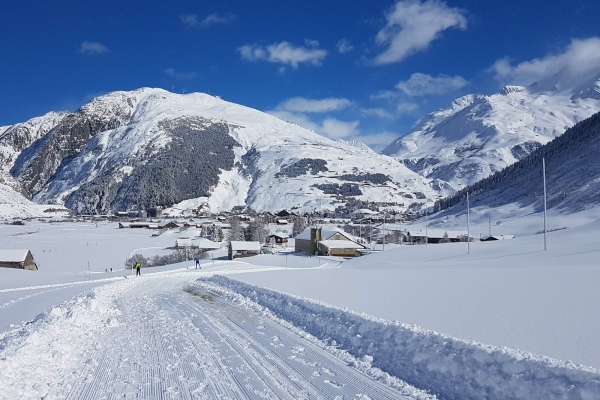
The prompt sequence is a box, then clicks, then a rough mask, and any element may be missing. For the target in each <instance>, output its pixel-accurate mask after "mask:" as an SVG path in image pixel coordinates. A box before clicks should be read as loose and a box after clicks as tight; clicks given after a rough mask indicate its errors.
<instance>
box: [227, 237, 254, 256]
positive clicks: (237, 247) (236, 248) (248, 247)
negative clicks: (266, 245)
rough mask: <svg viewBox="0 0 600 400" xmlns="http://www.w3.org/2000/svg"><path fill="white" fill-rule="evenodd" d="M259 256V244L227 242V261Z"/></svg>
mask: <svg viewBox="0 0 600 400" xmlns="http://www.w3.org/2000/svg"><path fill="white" fill-rule="evenodd" d="M257 254H260V243H259V242H239V241H231V242H229V259H230V260H233V259H234V258H237V257H249V256H255V255H257Z"/></svg>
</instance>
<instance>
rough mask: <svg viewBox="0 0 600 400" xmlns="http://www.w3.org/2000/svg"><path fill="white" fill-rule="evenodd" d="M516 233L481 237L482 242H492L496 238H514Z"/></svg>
mask: <svg viewBox="0 0 600 400" xmlns="http://www.w3.org/2000/svg"><path fill="white" fill-rule="evenodd" d="M514 238H515V235H492V236H484V237H482V238H481V241H482V242H492V241H494V240H507V239H514Z"/></svg>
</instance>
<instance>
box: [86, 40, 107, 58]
mask: <svg viewBox="0 0 600 400" xmlns="http://www.w3.org/2000/svg"><path fill="white" fill-rule="evenodd" d="M109 51H110V50H109V49H108V48H107V47H106V46H104V45H103V44H102V43H100V42H88V41H85V42H83V43H81V46H79V52H80V53H82V54H88V55H93V54H102V53H108V52H109Z"/></svg>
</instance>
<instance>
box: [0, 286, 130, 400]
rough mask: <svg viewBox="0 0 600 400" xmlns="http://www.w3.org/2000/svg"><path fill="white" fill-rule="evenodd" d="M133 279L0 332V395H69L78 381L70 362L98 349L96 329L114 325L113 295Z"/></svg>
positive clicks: (23, 396) (115, 314)
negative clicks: (95, 336)
mask: <svg viewBox="0 0 600 400" xmlns="http://www.w3.org/2000/svg"><path fill="white" fill-rule="evenodd" d="M134 281H135V280H133V279H129V280H127V281H122V282H120V283H118V284H114V285H107V286H104V287H101V288H97V289H96V290H94V291H90V292H88V293H84V294H81V295H79V296H76V297H74V298H73V299H71V300H69V301H66V302H64V303H62V304H60V305H58V306H53V307H52V308H50V309H48V310H46V311H45V312H44V313H42V314H40V315H38V316H37V317H36V318H35V319H34V320H33V321H31V322H27V323H24V324H23V325H22V326H20V327H19V328H17V329H14V330H12V331H10V332H6V333H4V334H0V371H2V373H1V379H0V399H25V398H27V399H30V398H45V399H48V398H57V397H60V396H57V395H56V394H57V393H59V394H60V393H68V392H69V391H70V389H71V387H72V385H73V383H74V381H75V380H76V379H80V377H79V376H78V371H77V370H74V369H73V366H74V365H79V364H80V363H81V362H83V361H85V360H86V359H88V358H89V357H87V354H89V353H90V352H91V351H93V350H94V349H95V348H96V347H97V345H98V344H97V343H95V342H94V334H95V333H96V332H97V331H98V330H101V329H104V328H106V327H114V326H118V324H119V322H118V319H117V317H118V315H119V310H118V309H117V308H116V304H115V297H116V296H117V295H118V294H119V293H121V292H122V291H123V290H127V289H128V288H129V287H131V286H132V285H133V284H134V283H135V282H134ZM40 366H43V368H41V367H40Z"/></svg>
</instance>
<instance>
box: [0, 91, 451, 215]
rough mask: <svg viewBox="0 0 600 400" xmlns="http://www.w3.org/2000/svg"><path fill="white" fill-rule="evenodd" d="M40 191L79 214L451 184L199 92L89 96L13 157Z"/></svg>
mask: <svg viewBox="0 0 600 400" xmlns="http://www.w3.org/2000/svg"><path fill="white" fill-rule="evenodd" d="M11 173H12V175H13V176H14V177H15V178H16V179H17V180H18V182H19V183H20V184H21V185H22V188H23V190H24V191H25V193H27V194H28V195H29V196H31V197H32V198H33V199H34V200H35V201H36V202H40V203H59V204H65V205H66V206H67V207H69V208H71V209H73V210H76V211H77V212H81V213H96V212H99V213H104V212H109V211H116V210H125V209H131V208H147V207H152V206H163V207H170V206H174V207H175V208H180V209H193V208H198V207H205V208H207V209H209V210H210V211H213V212H214V211H220V210H228V209H232V208H233V207H235V206H246V205H247V206H250V207H251V208H252V209H254V210H257V211H262V210H280V209H283V208H287V209H289V208H297V209H300V210H303V211H313V210H314V209H315V208H327V209H333V208H335V207H336V206H337V205H339V203H340V202H343V201H344V200H341V195H345V198H346V199H348V198H354V199H357V200H363V201H376V202H395V203H398V204H404V206H403V208H408V207H409V206H410V205H411V204H413V203H422V202H423V201H425V200H426V199H430V200H431V199H433V198H434V197H435V196H437V195H439V194H449V193H450V192H451V191H452V189H451V187H450V186H449V185H448V184H447V183H445V182H442V181H438V180H432V179H428V178H423V177H422V176H420V175H418V174H416V173H414V172H412V171H410V170H409V169H408V168H406V166H404V165H403V164H402V163H400V162H399V161H397V160H396V159H394V158H391V157H387V156H385V155H378V154H375V153H373V152H372V151H371V150H368V149H364V148H361V146H357V145H356V144H348V143H342V142H335V141H333V140H330V139H327V138H325V137H323V136H320V135H318V134H316V133H314V132H311V131H309V130H306V129H304V128H301V127H300V126H298V125H296V124H294V123H288V122H285V121H282V120H279V119H277V118H275V117H273V116H271V115H268V114H265V113H263V112H260V111H257V110H254V109H251V108H248V107H244V106H241V105H238V104H234V103H230V102H227V101H224V100H221V99H220V98H218V97H213V96H210V95H207V94H202V93H191V94H186V95H179V94H174V93H170V92H167V91H165V90H162V89H150V88H143V89H138V90H134V91H131V92H113V93H109V94H107V95H104V96H100V97H97V98H94V99H92V100H91V101H89V102H88V103H87V104H85V105H84V106H83V107H81V108H80V109H79V110H77V111H76V112H75V113H72V114H69V115H66V116H63V117H62V118H60V120H59V121H58V123H57V124H56V125H55V126H54V127H53V128H52V129H51V130H50V131H49V132H48V133H47V134H45V135H42V136H41V137H40V138H39V139H38V140H36V141H35V142H34V143H33V144H32V145H31V146H29V147H27V148H26V149H25V150H23V151H22V152H21V153H20V155H19V157H18V158H17V159H16V161H15V162H14V165H13V166H12V168H11Z"/></svg>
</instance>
